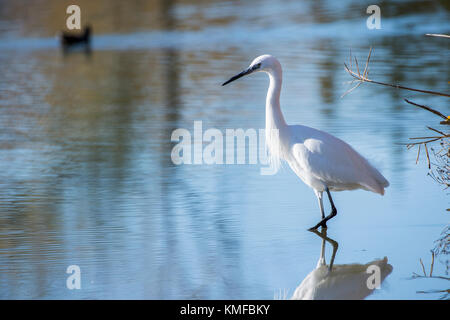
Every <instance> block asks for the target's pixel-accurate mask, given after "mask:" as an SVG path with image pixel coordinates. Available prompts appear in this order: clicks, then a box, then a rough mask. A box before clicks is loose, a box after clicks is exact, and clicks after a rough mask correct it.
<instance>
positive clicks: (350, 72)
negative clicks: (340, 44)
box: [344, 48, 450, 98]
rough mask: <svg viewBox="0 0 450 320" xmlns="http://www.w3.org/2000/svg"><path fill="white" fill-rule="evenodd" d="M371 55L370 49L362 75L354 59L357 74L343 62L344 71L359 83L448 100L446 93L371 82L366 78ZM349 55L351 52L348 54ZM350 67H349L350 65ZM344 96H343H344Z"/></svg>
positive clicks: (448, 95) (356, 60) (449, 95)
mask: <svg viewBox="0 0 450 320" xmlns="http://www.w3.org/2000/svg"><path fill="white" fill-rule="evenodd" d="M371 53H372V48H371V49H370V51H369V55H368V57H367V62H366V68H365V70H364V73H363V74H362V75H361V73H360V71H359V65H358V59H357V58H356V57H355V63H356V70H357V73H356V72H354V71H353V70H352V67H350V68H349V67H348V65H347V64H346V63H345V62H344V67H345V70H346V71H347V72H348V73H349V74H350V75H351V76H352V77H353V78H355V79H357V80H359V81H361V82H369V83H375V84H379V85H383V86H388V87H392V88H397V89H403V90H409V91H415V92H422V93H427V94H433V95H438V96H443V97H449V98H450V94H448V93H442V92H437V91H430V90H422V89H415V88H410V87H405V86H401V85H398V84H390V83H385V82H380V81H375V80H371V79H369V78H367V75H368V68H369V61H370V56H371ZM350 54H351V52H350ZM350 61H352V57H351V56H350ZM350 66H351V65H350ZM344 95H345V94H344Z"/></svg>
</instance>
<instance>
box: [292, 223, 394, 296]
mask: <svg viewBox="0 0 450 320" xmlns="http://www.w3.org/2000/svg"><path fill="white" fill-rule="evenodd" d="M315 233H316V234H317V235H318V236H320V237H321V238H322V249H321V253H320V259H319V262H318V263H317V267H316V269H314V270H313V271H311V272H310V273H309V274H308V275H307V276H306V277H305V279H304V280H303V281H302V282H301V283H300V285H299V286H298V287H297V288H296V289H295V292H294V294H293V295H292V297H291V299H292V300H359V299H364V298H366V297H367V296H369V295H370V294H371V293H372V292H373V291H374V288H373V287H369V286H368V285H367V282H368V281H369V282H370V283H371V284H372V281H371V280H372V279H369V277H371V276H372V274H373V271H370V269H369V267H371V266H377V267H378V268H379V269H378V270H379V272H380V273H379V276H380V279H379V280H380V285H381V283H382V282H383V281H384V279H385V278H386V277H387V276H388V275H389V274H390V273H391V272H392V266H391V265H390V264H389V263H388V260H387V258H386V257H384V258H383V259H377V260H374V261H371V262H369V263H366V264H359V263H351V264H333V262H334V258H335V255H336V251H337V242H335V241H334V240H332V239H330V238H328V237H327V235H326V232H324V230H322V233H319V232H317V231H315ZM325 241H328V242H330V243H331V244H332V245H333V255H332V257H331V261H330V265H329V266H327V264H326V261H325ZM368 270H369V272H368Z"/></svg>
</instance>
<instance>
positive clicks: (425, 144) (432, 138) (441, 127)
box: [343, 34, 450, 299]
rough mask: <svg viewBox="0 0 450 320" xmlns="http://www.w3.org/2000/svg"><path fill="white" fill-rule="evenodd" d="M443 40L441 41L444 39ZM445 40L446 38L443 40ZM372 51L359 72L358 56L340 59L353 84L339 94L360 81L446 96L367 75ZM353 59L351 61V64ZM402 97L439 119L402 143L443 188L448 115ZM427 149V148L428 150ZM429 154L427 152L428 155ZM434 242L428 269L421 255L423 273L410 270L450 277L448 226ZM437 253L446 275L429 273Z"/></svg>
mask: <svg viewBox="0 0 450 320" xmlns="http://www.w3.org/2000/svg"><path fill="white" fill-rule="evenodd" d="M427 36H434V37H441V38H446V39H445V40H447V39H449V38H450V36H448V35H440V34H427ZM445 40H444V41H445ZM447 41H448V40H447ZM371 55H372V48H371V49H370V51H369V54H368V56H367V59H366V63H365V66H364V69H363V70H362V72H361V71H360V67H359V64H358V60H357V58H356V57H353V56H352V54H351V52H350V59H349V63H348V64H347V63H344V66H345V70H346V71H347V72H348V74H350V76H352V77H353V80H352V81H351V83H352V84H353V83H356V85H355V86H353V87H352V88H351V89H349V90H347V91H346V92H345V93H344V95H343V96H345V95H346V94H348V93H350V92H352V91H353V90H355V89H356V88H358V87H359V86H360V85H361V84H362V83H364V82H367V83H373V84H377V85H382V86H387V87H393V88H396V89H402V90H408V91H415V92H420V93H424V94H430V95H436V96H441V97H447V98H450V95H449V94H447V93H442V92H436V91H429V90H422V89H416V88H409V87H405V86H402V85H399V84H390V83H385V82H380V81H375V80H372V79H370V78H369V63H370V57H371ZM353 60H354V62H355V64H354V65H353ZM404 101H405V102H406V103H408V104H410V105H413V106H415V107H418V108H421V109H424V110H427V111H429V112H431V113H433V114H434V115H436V116H437V117H439V118H440V122H437V123H436V125H435V126H433V127H427V128H428V130H430V135H429V136H424V137H412V138H409V139H410V140H411V141H410V142H408V143H405V145H406V147H407V148H408V149H411V148H414V147H416V148H417V158H416V163H417V162H418V161H419V157H420V154H421V152H422V150H423V152H424V153H425V155H426V159H427V164H428V169H429V172H428V175H429V176H430V177H431V178H433V179H434V180H435V181H436V182H437V183H439V184H440V185H442V186H443V187H444V190H445V189H447V188H448V187H450V140H449V138H450V132H449V130H448V129H447V128H449V127H447V126H448V125H450V116H445V115H444V114H442V113H441V112H439V111H438V110H435V109H434V108H431V107H429V106H425V105H421V104H418V103H415V102H413V101H410V100H408V99H404ZM429 150H430V151H431V152H430V151H429ZM430 154H431V156H430ZM447 211H450V209H447ZM435 243H436V246H435V247H434V248H433V250H431V263H430V272H429V273H428V274H427V273H426V271H425V267H424V265H423V262H422V259H420V264H421V266H422V271H423V275H419V274H417V273H413V278H439V279H445V280H450V278H449V277H448V274H449V269H450V268H449V260H448V258H446V256H448V254H449V253H450V226H449V225H447V226H446V227H445V228H444V230H443V231H442V233H441V235H440V238H439V239H438V240H436V242H435ZM438 256H441V257H443V258H444V259H446V260H445V261H443V263H444V264H445V267H446V271H445V275H446V276H436V275H433V268H434V261H435V257H438ZM418 293H442V296H441V299H448V298H449V297H450V289H447V290H431V291H418Z"/></svg>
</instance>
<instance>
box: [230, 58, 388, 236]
mask: <svg viewBox="0 0 450 320" xmlns="http://www.w3.org/2000/svg"><path fill="white" fill-rule="evenodd" d="M259 71H263V72H265V73H267V74H268V75H269V79H270V83H269V89H268V91H267V98H266V144H267V148H268V151H269V155H270V158H271V160H272V163H275V164H278V163H279V161H280V160H284V161H286V162H287V163H288V164H289V166H290V167H291V169H292V170H293V171H294V172H295V173H296V174H297V176H299V177H300V179H302V180H303V182H304V183H306V184H307V185H308V186H309V187H311V188H312V189H313V190H314V191H315V193H316V196H317V198H318V201H319V207H320V211H321V214H322V220H321V221H320V222H319V223H318V224H317V225H315V226H314V227H313V228H311V229H317V228H318V227H319V226H322V227H325V228H326V222H327V221H328V220H329V219H331V218H332V217H334V216H335V215H336V214H337V210H336V208H335V206H334V203H333V200H332V198H331V194H330V191H342V190H354V189H364V190H368V191H372V192H376V193H379V194H381V195H383V194H384V188H386V187H388V186H389V182H388V181H387V180H386V179H385V178H384V177H383V175H382V174H381V173H380V172H379V171H378V170H377V169H375V168H374V167H373V166H372V165H370V163H369V162H368V161H367V160H366V159H365V158H364V157H363V156H361V155H360V154H359V153H358V152H356V151H355V150H354V149H353V148H352V147H351V146H350V145H348V144H347V143H346V142H344V141H342V140H340V139H338V138H336V137H334V136H332V135H330V134H328V133H326V132H324V131H320V130H317V129H314V128H310V127H306V126H302V125H287V124H286V122H285V120H284V117H283V114H282V112H281V109H280V92H281V84H282V69H281V64H280V63H279V61H278V60H277V59H276V58H275V57H273V56H271V55H262V56H259V57H257V58H256V59H255V60H253V61H252V63H251V64H250V66H249V67H248V68H247V69H245V70H244V71H242V72H241V73H239V74H238V75H236V76H234V77H232V78H231V79H230V80H228V81H226V82H225V83H224V84H223V85H226V84H228V83H230V82H231V81H234V80H236V79H239V78H240V77H242V76H245V75H247V74H250V73H253V72H259ZM324 191H325V192H327V195H328V198H329V200H330V204H331V208H332V212H331V213H330V215H328V216H327V217H325V214H324V210H323V201H322V196H323V192H324Z"/></svg>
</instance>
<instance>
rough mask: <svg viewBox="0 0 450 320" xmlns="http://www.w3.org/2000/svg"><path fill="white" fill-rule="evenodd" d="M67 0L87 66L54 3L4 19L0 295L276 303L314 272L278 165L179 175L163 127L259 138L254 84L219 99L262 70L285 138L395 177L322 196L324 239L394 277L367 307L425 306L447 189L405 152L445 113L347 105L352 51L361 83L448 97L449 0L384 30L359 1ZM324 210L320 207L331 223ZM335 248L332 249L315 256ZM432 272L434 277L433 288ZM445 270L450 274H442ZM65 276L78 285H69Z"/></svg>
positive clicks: (298, 188)
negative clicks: (366, 66) (322, 142)
mask: <svg viewBox="0 0 450 320" xmlns="http://www.w3.org/2000/svg"><path fill="white" fill-rule="evenodd" d="M111 3H112V2H111V1H95V2H91V1H80V6H81V8H82V19H85V20H83V21H89V22H90V23H91V24H92V26H93V30H94V39H93V43H92V52H91V54H90V55H87V54H85V53H84V52H83V51H82V50H81V51H79V52H71V53H69V54H66V55H64V54H63V53H62V51H61V50H60V48H59V45H58V41H57V38H56V36H55V35H56V34H57V32H58V31H59V30H61V29H62V28H63V26H64V22H65V17H66V15H65V4H64V3H63V2H59V1H55V2H51V1H37V2H35V3H33V4H31V3H29V2H27V1H2V5H1V6H0V70H1V73H0V74H1V77H0V191H1V192H0V298H3V299H17V298H26V299H29V298H31V299H35V298H44V299H53V298H63V299H79V298H95V299H97V298H98V299H103V298H113V299H115V298H125V299H128V298H137V299H141V298H146V299H174V298H175V299H197V298H204V299H210V298H212V299H272V298H274V297H277V296H278V297H279V292H283V297H286V298H289V297H291V295H292V294H293V292H294V291H295V289H296V288H297V287H298V286H299V284H300V283H301V282H302V280H303V279H304V278H305V277H306V276H307V275H308V274H309V273H310V272H311V271H312V270H314V268H315V267H316V265H317V261H318V259H319V257H320V250H321V244H322V240H321V238H320V237H318V236H317V235H315V234H313V233H311V232H307V231H306V229H307V228H308V227H310V226H312V225H314V224H315V223H316V222H317V221H318V219H319V218H320V213H319V209H318V205H317V201H316V198H315V196H314V193H313V192H312V190H310V189H309V188H308V187H307V186H305V185H304V184H303V183H302V182H301V181H300V180H299V179H298V178H297V177H296V176H295V175H294V174H293V173H292V172H291V171H290V169H289V168H288V167H285V168H284V169H282V170H280V172H278V174H276V175H273V176H264V175H260V166H259V165H222V166H219V165H182V166H175V165H174V164H173V163H172V161H171V158H170V153H171V150H172V148H173V146H174V143H172V142H171V141H170V136H171V133H172V131H173V130H174V129H176V128H186V129H188V130H190V131H193V124H194V121H196V120H202V121H203V129H204V130H206V129H208V128H218V129H220V130H223V132H224V130H225V129H226V128H243V129H248V128H255V129H258V128H264V120H265V115H264V103H265V93H266V89H267V85H268V80H267V79H266V76H264V75H262V74H257V75H253V76H251V77H248V78H246V79H243V80H240V81H239V82H235V83H233V84H232V85H229V86H227V87H221V86H220V84H221V83H222V82H223V81H224V80H226V79H228V78H229V77H230V76H232V75H234V74H235V73H237V72H239V71H241V69H243V68H244V67H246V66H247V65H248V64H249V62H250V61H251V60H252V59H253V58H254V57H256V56H258V55H260V54H264V53H270V54H273V55H275V56H277V57H278V58H279V60H280V61H281V63H282V65H283V72H284V82H283V91H282V97H281V104H282V110H283V112H284V114H285V118H286V120H287V122H288V123H291V124H294V123H301V124H305V125H308V126H312V127H316V128H319V129H323V130H326V131H328V132H330V133H332V134H334V135H337V136H338V137H340V138H341V139H344V140H346V141H348V142H349V143H350V144H352V145H353V146H354V147H355V148H356V149H357V150H358V151H359V152H361V153H362V154H363V155H365V156H366V157H368V158H369V159H371V161H372V163H373V164H374V165H375V166H376V167H377V168H379V169H380V171H381V172H382V173H383V174H384V175H385V176H386V177H387V178H388V180H389V181H390V183H391V186H390V187H389V188H388V189H387V192H386V195H385V196H384V197H380V196H379V195H376V194H373V193H368V192H365V191H353V192H342V193H335V194H334V199H335V203H336V205H337V207H338V212H339V213H338V216H337V217H336V218H335V219H333V220H332V222H330V223H329V229H328V237H330V238H332V239H333V240H335V241H337V242H338V243H339V249H338V251H337V254H336V258H335V262H334V263H335V264H337V265H342V264H350V263H356V264H366V263H368V262H370V261H373V260H375V259H377V258H383V257H387V259H388V262H389V264H390V265H391V266H392V272H391V273H390V274H389V275H388V276H387V277H386V279H385V280H384V282H383V283H382V287H381V289H380V290H376V291H375V292H374V293H373V294H372V295H370V296H369V298H370V299H436V298H439V297H441V294H430V293H428V294H424V293H417V291H423V290H426V291H428V290H443V289H448V283H447V281H446V280H439V279H414V280H412V279H410V278H411V276H412V274H413V272H416V273H421V266H420V263H419V259H420V258H422V260H423V261H424V264H425V266H426V268H427V270H429V263H430V259H431V256H430V249H432V248H433V247H434V241H435V240H436V239H438V238H439V235H440V232H441V231H442V230H443V228H444V226H445V225H446V224H447V223H448V214H447V213H446V212H445V209H446V208H447V207H448V198H447V194H446V191H443V190H442V188H441V187H440V186H439V185H438V184H437V183H435V182H434V181H433V180H432V179H431V178H430V177H427V167H426V164H425V161H424V159H422V161H420V162H419V164H417V165H416V164H415V160H416V152H415V151H414V150H407V149H406V148H405V146H404V145H401V144H402V143H405V142H407V141H408V138H409V137H415V136H416V137H417V136H423V135H429V131H428V130H427V129H426V126H427V125H432V126H435V125H436V122H437V120H438V119H437V118H436V117H435V116H434V115H432V114H431V113H427V112H426V111H422V110H420V109H417V108H414V107H412V106H410V105H408V104H406V103H404V102H403V98H409V99H412V100H414V101H416V102H418V103H424V104H427V105H431V106H434V107H436V108H438V109H439V110H440V111H441V112H443V113H448V112H449V111H450V110H449V104H448V99H445V98H435V97H429V96H423V95H420V94H416V93H412V92H405V91H398V90H394V89H387V88H383V87H378V86H375V85H363V86H361V87H360V88H358V89H357V90H356V91H354V92H353V93H351V94H350V95H347V96H345V97H343V98H341V95H342V94H343V93H344V92H345V91H346V90H347V89H349V88H350V87H349V85H348V84H346V82H348V81H349V80H350V76H349V75H348V74H346V73H345V71H344V68H343V63H344V62H345V61H347V59H348V56H349V50H350V48H351V49H352V52H353V53H354V54H356V55H357V56H358V57H359V60H360V61H361V64H362V61H364V59H365V57H366V55H367V52H368V49H369V47H370V46H372V47H373V48H374V52H373V57H372V63H371V66H372V69H371V77H372V78H374V79H377V80H381V81H386V82H391V83H397V82H400V83H402V84H406V85H408V86H411V87H418V88H424V89H429V90H435V91H443V92H448V91H449V86H448V83H447V80H448V78H449V75H450V67H449V64H448V61H449V55H448V52H449V45H448V42H445V41H444V40H442V39H437V38H430V37H425V36H424V35H423V34H424V33H448V32H450V25H449V23H448V21H449V8H448V6H447V7H445V6H444V2H443V1H442V2H439V1H436V2H427V1H417V2H416V1H407V2H402V4H397V5H393V4H387V3H385V2H383V4H382V5H381V8H382V29H381V30H368V29H367V28H366V22H365V20H366V17H367V15H366V13H365V10H366V8H367V6H368V5H369V4H371V3H369V2H364V1H362V2H361V1H339V2H337V1H314V2H313V1H311V2H302V3H299V2H298V1H282V2H280V3H275V2H273V1H262V2H260V1H258V2H256V1H233V2H229V1H208V2H204V1H198V2H196V1H180V2H176V1H149V2H145V4H144V3H142V2H140V1H127V2H123V1H122V2H119V1H117V2H113V3H115V4H114V5H112V4H111ZM327 210H328V209H327ZM330 256H331V247H330V246H327V248H326V257H327V259H329V258H330ZM445 263H446V262H445V257H441V258H439V259H437V261H436V262H435V266H434V274H436V275H445V272H446V266H445ZM447 263H448V262H447ZM69 265H78V266H80V268H81V273H82V289H81V290H68V289H67V288H66V279H67V277H68V274H66V269H67V267H68V266H69Z"/></svg>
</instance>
